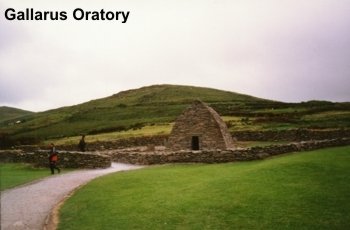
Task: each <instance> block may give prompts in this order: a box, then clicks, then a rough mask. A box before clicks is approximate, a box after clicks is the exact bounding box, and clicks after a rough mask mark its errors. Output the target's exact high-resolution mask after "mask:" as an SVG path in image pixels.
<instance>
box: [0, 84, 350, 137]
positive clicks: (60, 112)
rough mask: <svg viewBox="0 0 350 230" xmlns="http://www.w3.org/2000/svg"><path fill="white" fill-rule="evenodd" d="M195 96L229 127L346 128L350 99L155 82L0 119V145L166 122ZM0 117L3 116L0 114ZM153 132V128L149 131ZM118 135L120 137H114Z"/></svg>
mask: <svg viewBox="0 0 350 230" xmlns="http://www.w3.org/2000/svg"><path fill="white" fill-rule="evenodd" d="M195 99H200V100H202V101H204V102H206V103H208V104H209V105H210V106H212V107H213V108H214V109H215V110H217V111H218V113H219V114H220V115H221V116H225V120H226V122H227V123H228V124H229V127H230V130H231V131H234V130H265V129H290V128H300V127H301V128H344V127H345V128H346V127H350V103H331V102H322V101H311V102H306V103H282V102H276V101H270V100H264V99H260V98H256V97H252V96H248V95H243V94H238V93H234V92H228V91H222V90H217V89H211V88H203V87H193V86H178V85H154V86H148V87H142V88H140V89H133V90H128V91H123V92H120V93H118V94H115V95H112V96H110V97H106V98H102V99H97V100H93V101H89V102H86V103H83V104H79V105H75V106H69V107H63V108H58V109H54V110H49V111H45V112H41V113H33V114H24V115H25V116H21V117H17V119H21V120H22V121H23V122H22V123H20V124H14V123H13V119H12V120H6V119H2V120H1V121H0V139H2V140H3V141H2V143H16V142H17V143H22V144H31V143H36V142H38V141H43V140H47V139H57V138H63V137H74V136H79V135H80V134H89V135H93V134H103V133H111V132H120V131H126V130H133V129H139V128H141V127H144V126H153V127H154V128H155V129H158V127H157V126H162V127H163V126H164V125H165V126H169V128H167V130H170V129H171V122H173V121H174V120H175V118H176V117H177V116H178V115H179V114H180V113H181V111H183V109H185V108H186V107H187V106H189V105H190V104H191V103H192V101H193V100H195ZM0 116H1V117H2V114H1V113H0ZM150 133H155V132H150ZM118 136H120V135H118Z"/></svg>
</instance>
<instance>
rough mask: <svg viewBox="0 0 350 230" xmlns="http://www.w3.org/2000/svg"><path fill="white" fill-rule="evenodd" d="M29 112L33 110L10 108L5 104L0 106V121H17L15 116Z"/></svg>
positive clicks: (28, 113)
mask: <svg viewBox="0 0 350 230" xmlns="http://www.w3.org/2000/svg"><path fill="white" fill-rule="evenodd" d="M30 114H33V112H30V111H26V110H22V109H16V108H11V107H7V106H0V122H3V121H8V122H13V123H15V122H16V121H18V120H16V118H20V117H23V116H26V115H30Z"/></svg>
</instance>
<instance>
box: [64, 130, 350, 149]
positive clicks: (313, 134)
mask: <svg viewBox="0 0 350 230" xmlns="http://www.w3.org/2000/svg"><path fill="white" fill-rule="evenodd" d="M232 136H233V137H234V138H235V139H237V140H238V141H290V142H292V141H309V140H324V139H338V138H343V137H350V130H348V129H338V130H308V129H295V130H281V131H237V132H233V133H232ZM168 138H169V135H156V136H144V137H131V138H126V139H118V140H115V141H111V142H94V143H89V142H88V143H87V149H88V150H89V151H103V150H113V149H123V148H128V147H135V146H160V145H163V146H164V145H166V143H167V140H168ZM58 149H62V150H67V151H77V150H78V143H77V144H75V145H66V146H58Z"/></svg>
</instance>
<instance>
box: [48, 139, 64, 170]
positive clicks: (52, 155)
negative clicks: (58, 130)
mask: <svg viewBox="0 0 350 230" xmlns="http://www.w3.org/2000/svg"><path fill="white" fill-rule="evenodd" d="M57 161H58V155H57V152H56V148H55V145H54V144H51V149H50V156H49V164H50V170H51V174H55V169H56V170H57V172H58V173H60V172H61V170H60V169H59V168H58V167H57Z"/></svg>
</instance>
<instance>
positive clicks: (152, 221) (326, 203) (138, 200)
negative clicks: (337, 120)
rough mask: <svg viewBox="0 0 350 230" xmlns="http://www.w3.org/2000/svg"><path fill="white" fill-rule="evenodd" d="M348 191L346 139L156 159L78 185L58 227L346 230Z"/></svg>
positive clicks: (349, 213)
mask: <svg viewBox="0 0 350 230" xmlns="http://www.w3.org/2000/svg"><path fill="white" fill-rule="evenodd" d="M349 191H350V146H346V147H337V148H329V149H322V150H317V151H312V152H305V153H297V154H289V155H285V156H279V157H275V158H272V159H268V160H264V161H255V162H241V163H228V164H211V165H201V164H196V165H191V164H186V165H165V166H156V167H149V168H145V169H141V170H136V171H130V172H122V173H115V174H112V175H109V176H105V177H102V178H99V179H96V180H94V181H93V182H91V183H89V184H88V185H87V186H84V187H83V188H81V189H80V190H79V191H78V192H76V193H75V194H74V195H73V196H72V197H71V198H69V200H68V201H67V202H66V203H65V204H64V206H63V208H62V209H61V211H60V219H61V220H60V224H59V228H58V229H72V230H73V229H115V228H118V229H349V227H350V196H349Z"/></svg>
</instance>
